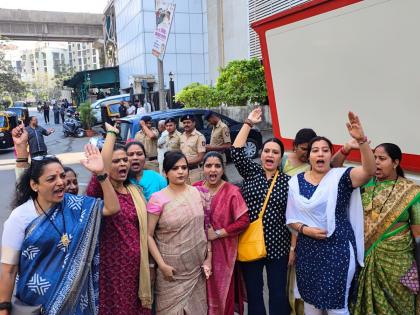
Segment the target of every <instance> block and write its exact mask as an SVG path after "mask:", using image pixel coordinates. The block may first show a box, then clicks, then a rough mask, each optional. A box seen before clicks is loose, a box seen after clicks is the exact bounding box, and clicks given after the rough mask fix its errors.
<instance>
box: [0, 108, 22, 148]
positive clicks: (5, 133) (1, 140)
mask: <svg viewBox="0 0 420 315" xmlns="http://www.w3.org/2000/svg"><path fill="white" fill-rule="evenodd" d="M18 124H19V121H18V117H17V115H16V113H14V112H11V111H4V112H0V150H7V149H11V148H13V146H14V144H13V138H12V129H13V128H15V127H17V125H18Z"/></svg>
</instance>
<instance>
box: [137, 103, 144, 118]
mask: <svg viewBox="0 0 420 315" xmlns="http://www.w3.org/2000/svg"><path fill="white" fill-rule="evenodd" d="M145 113H146V111H145V109H144V107H143V106H142V105H141V103H140V101H139V102H138V104H137V110H136V115H143V114H145Z"/></svg>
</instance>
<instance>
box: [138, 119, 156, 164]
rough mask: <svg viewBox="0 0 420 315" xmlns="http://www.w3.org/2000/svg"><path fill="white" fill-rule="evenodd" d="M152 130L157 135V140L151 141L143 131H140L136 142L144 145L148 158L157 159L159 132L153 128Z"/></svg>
mask: <svg viewBox="0 0 420 315" xmlns="http://www.w3.org/2000/svg"><path fill="white" fill-rule="evenodd" d="M151 130H152V132H153V133H154V134H155V135H156V138H155V139H150V138H149V137H148V136H147V135H146V134H145V133H144V132H143V130H140V131H138V132H137V133H136V135H135V136H134V140H136V141H140V142H141V143H143V145H144V149H145V150H146V155H147V157H148V158H152V157H157V140H158V137H159V131H158V130H157V129H156V128H154V127H152V129H151Z"/></svg>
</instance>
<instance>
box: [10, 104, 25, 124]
mask: <svg viewBox="0 0 420 315" xmlns="http://www.w3.org/2000/svg"><path fill="white" fill-rule="evenodd" d="M7 110H8V111H9V112H14V113H16V115H17V117H18V120H19V121H22V122H23V123H24V124H25V127H27V126H28V125H29V110H28V109H27V108H26V107H9V108H8V109H7Z"/></svg>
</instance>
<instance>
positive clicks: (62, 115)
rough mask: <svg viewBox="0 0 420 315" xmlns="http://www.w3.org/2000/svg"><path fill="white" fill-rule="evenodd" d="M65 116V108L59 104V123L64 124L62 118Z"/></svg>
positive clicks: (62, 104)
mask: <svg viewBox="0 0 420 315" xmlns="http://www.w3.org/2000/svg"><path fill="white" fill-rule="evenodd" d="M65 114H66V107H65V105H64V103H61V106H60V116H61V122H62V123H64V116H65Z"/></svg>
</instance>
